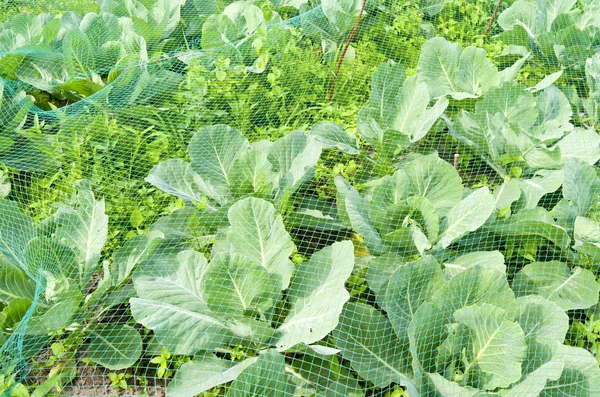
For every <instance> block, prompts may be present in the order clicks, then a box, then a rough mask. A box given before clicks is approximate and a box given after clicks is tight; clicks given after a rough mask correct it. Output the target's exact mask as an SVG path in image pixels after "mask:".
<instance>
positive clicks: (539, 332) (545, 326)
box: [514, 295, 569, 343]
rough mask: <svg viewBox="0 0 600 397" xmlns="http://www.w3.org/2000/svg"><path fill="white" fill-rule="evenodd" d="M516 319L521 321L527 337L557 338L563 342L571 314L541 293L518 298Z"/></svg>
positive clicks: (543, 339) (547, 339) (543, 340)
mask: <svg viewBox="0 0 600 397" xmlns="http://www.w3.org/2000/svg"><path fill="white" fill-rule="evenodd" d="M514 318H515V321H516V322H518V323H519V325H520V326H521V329H522V330H523V332H524V333H525V338H526V339H529V338H531V339H536V340H538V341H540V342H546V341H549V340H557V341H558V342H560V343H563V342H564V340H565V336H566V335H567V331H568V330H569V316H568V315H567V314H566V313H565V311H564V310H563V309H562V308H561V307H560V306H558V305H557V304H556V303H553V302H551V301H549V300H548V299H546V298H542V297H541V296H539V295H527V296H522V297H520V298H518V299H517V311H516V313H515V316H514Z"/></svg>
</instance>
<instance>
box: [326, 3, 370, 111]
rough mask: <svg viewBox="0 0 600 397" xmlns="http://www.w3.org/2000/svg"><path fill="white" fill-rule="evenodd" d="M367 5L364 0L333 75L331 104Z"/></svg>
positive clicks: (330, 91) (329, 98) (330, 89)
mask: <svg viewBox="0 0 600 397" xmlns="http://www.w3.org/2000/svg"><path fill="white" fill-rule="evenodd" d="M366 4H367V0H362V4H361V6H360V12H359V14H358V18H356V23H355V24H354V27H353V28H352V31H351V32H350V36H349V37H348V41H346V44H345V45H344V49H343V50H342V53H341V54H340V57H339V59H338V62H337V65H336V67H335V72H334V73H333V79H332V80H331V87H330V88H329V97H328V101H329V102H331V100H332V99H333V93H334V92H335V83H336V81H337V78H338V75H339V74H340V68H341V67H342V62H343V61H344V58H345V57H346V52H348V48H349V47H350V43H351V42H352V39H354V35H355V34H356V31H357V30H358V26H359V25H360V22H361V21H362V16H363V13H364V12H365V5H366Z"/></svg>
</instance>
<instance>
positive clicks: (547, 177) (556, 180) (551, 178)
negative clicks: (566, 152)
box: [517, 170, 564, 209]
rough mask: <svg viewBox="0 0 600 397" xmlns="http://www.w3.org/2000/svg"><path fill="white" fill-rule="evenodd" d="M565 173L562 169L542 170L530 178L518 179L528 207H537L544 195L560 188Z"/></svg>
mask: <svg viewBox="0 0 600 397" xmlns="http://www.w3.org/2000/svg"><path fill="white" fill-rule="evenodd" d="M563 181H564V173H563V171H562V170H551V171H547V170H540V171H538V172H537V173H536V175H535V176H533V177H531V178H529V179H518V180H517V183H518V184H519V187H520V188H521V191H522V192H523V195H522V197H523V199H524V200H525V207H524V208H527V209H533V208H535V207H536V206H537V205H538V203H539V202H540V200H541V199H542V197H544V196H545V195H546V194H548V193H553V192H555V191H557V190H558V188H560V187H561V186H562V184H563Z"/></svg>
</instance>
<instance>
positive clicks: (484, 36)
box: [483, 0, 502, 40]
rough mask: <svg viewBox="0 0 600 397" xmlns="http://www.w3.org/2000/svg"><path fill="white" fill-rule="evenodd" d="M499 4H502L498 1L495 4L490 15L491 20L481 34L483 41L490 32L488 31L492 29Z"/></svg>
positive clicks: (500, 0)
mask: <svg viewBox="0 0 600 397" xmlns="http://www.w3.org/2000/svg"><path fill="white" fill-rule="evenodd" d="M500 4H502V0H498V2H497V3H496V7H494V12H493V13H492V18H491V19H490V23H488V25H487V28H485V32H483V39H484V40H485V38H486V37H487V35H488V33H489V32H490V29H491V28H492V25H493V24H494V21H495V20H496V14H498V10H499V9H500Z"/></svg>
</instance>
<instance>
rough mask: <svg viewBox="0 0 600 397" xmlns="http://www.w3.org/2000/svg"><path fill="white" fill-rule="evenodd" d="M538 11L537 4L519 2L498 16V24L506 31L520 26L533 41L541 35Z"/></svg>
mask: <svg viewBox="0 0 600 397" xmlns="http://www.w3.org/2000/svg"><path fill="white" fill-rule="evenodd" d="M537 11H538V10H537V6H536V4H535V2H531V3H530V2H527V1H524V0H517V1H515V2H514V3H513V4H512V5H511V6H510V7H509V8H507V9H506V10H504V11H503V12H502V13H501V14H500V15H499V16H498V24H499V25H500V26H501V27H502V29H504V30H513V29H514V28H515V26H519V27H521V28H523V29H524V30H525V31H526V32H527V35H528V36H529V37H530V38H532V39H533V38H535V37H536V36H537V35H538V34H539V33H541V32H540V30H541V29H540V28H539V27H538V24H537Z"/></svg>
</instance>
